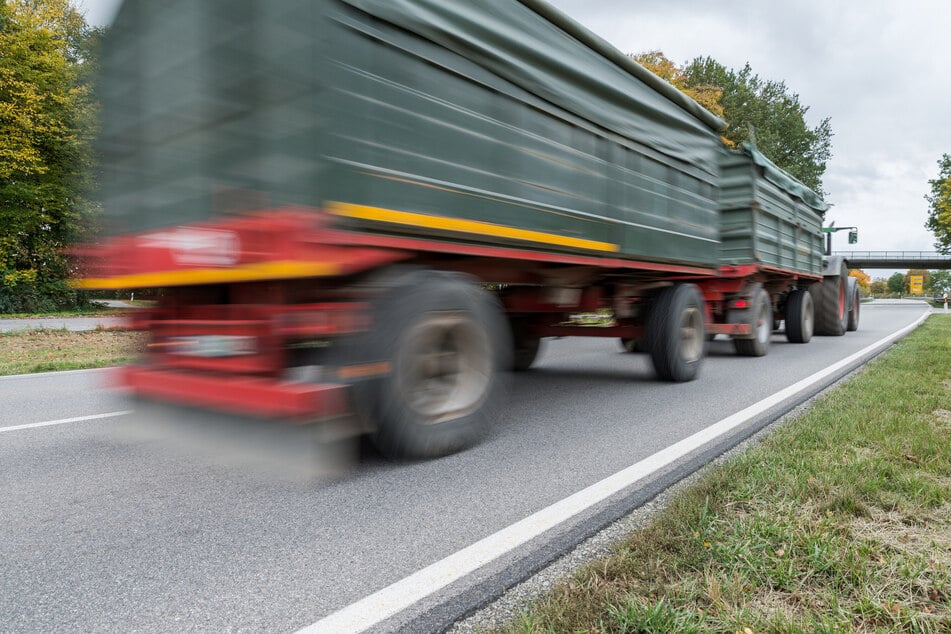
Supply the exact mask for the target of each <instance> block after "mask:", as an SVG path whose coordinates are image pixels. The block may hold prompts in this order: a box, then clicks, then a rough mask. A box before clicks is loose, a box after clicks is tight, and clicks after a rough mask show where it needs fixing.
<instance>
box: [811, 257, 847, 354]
mask: <svg viewBox="0 0 951 634" xmlns="http://www.w3.org/2000/svg"><path fill="white" fill-rule="evenodd" d="M848 276H849V270H848V269H847V268H846V266H845V264H843V265H842V266H841V270H840V271H839V274H838V275H827V276H826V277H825V278H824V279H823V280H822V283H821V284H813V285H812V286H811V287H810V289H809V291H810V292H811V293H812V300H813V303H814V304H815V312H816V325H815V334H817V335H826V336H830V337H841V336H842V335H844V334H845V329H846V325H847V323H846V322H847V319H848V311H847V310H846V302H847V296H846V287H847V285H848V282H847V281H846V280H847V278H848Z"/></svg>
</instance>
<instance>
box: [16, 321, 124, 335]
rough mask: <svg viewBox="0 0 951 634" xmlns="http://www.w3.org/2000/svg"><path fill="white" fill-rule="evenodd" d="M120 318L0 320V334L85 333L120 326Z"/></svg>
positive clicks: (121, 323)
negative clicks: (44, 331)
mask: <svg viewBox="0 0 951 634" xmlns="http://www.w3.org/2000/svg"><path fill="white" fill-rule="evenodd" d="M124 323H125V320H124V319H123V318H122V317H32V318H30V319H0V332H14V331H21V330H73V331H87V330H96V329H97V328H116V327H118V326H122V325H123V324H124Z"/></svg>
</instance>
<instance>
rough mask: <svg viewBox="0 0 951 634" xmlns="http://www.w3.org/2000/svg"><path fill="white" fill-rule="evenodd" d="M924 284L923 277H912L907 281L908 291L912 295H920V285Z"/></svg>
mask: <svg viewBox="0 0 951 634" xmlns="http://www.w3.org/2000/svg"><path fill="white" fill-rule="evenodd" d="M924 283H925V278H924V276H923V275H912V276H911V278H910V279H909V280H908V287H909V288H908V290H909V291H911V294H912V295H921V292H922V285H923V284H924Z"/></svg>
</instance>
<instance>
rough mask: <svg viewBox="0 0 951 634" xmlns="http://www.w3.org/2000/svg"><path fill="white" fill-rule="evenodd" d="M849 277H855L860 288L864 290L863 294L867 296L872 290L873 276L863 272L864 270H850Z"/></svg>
mask: <svg viewBox="0 0 951 634" xmlns="http://www.w3.org/2000/svg"><path fill="white" fill-rule="evenodd" d="M849 277H854V278H855V281H856V282H858V285H859V288H861V289H862V292H863V293H865V294H866V295H868V294H869V292H870V291H871V289H872V276H871V275H869V274H868V273H866V272H865V271H863V270H862V269H849Z"/></svg>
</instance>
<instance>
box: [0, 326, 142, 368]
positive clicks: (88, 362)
mask: <svg viewBox="0 0 951 634" xmlns="http://www.w3.org/2000/svg"><path fill="white" fill-rule="evenodd" d="M143 337H144V335H143V334H142V333H138V332H129V331H123V330H114V329H100V330H92V331H88V332H72V331H69V330H30V331H24V332H8V333H0V375H8V374H29V373H32V372H51V371H54V370H81V369H86V368H103V367H108V366H112V365H118V364H121V363H127V362H129V361H131V360H133V359H134V358H135V351H136V350H138V349H139V348H140V347H141V345H142V343H143Z"/></svg>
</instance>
